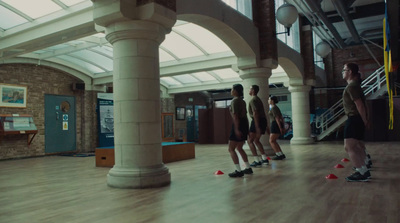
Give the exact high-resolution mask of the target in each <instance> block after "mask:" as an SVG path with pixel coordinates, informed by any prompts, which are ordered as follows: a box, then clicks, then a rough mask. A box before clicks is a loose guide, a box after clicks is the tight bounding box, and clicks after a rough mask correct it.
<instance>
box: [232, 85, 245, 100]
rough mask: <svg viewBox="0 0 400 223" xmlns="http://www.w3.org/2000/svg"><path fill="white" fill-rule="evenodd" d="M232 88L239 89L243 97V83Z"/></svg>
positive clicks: (238, 91)
mask: <svg viewBox="0 0 400 223" xmlns="http://www.w3.org/2000/svg"><path fill="white" fill-rule="evenodd" d="M232 88H233V89H234V90H235V91H237V93H238V94H239V96H240V97H243V86H242V85H241V84H234V85H233V87H232Z"/></svg>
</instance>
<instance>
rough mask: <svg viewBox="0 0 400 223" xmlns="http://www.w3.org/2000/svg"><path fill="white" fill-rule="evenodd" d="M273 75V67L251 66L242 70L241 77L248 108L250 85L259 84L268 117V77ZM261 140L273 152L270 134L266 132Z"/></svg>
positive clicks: (266, 150) (268, 150) (267, 151)
mask: <svg viewBox="0 0 400 223" xmlns="http://www.w3.org/2000/svg"><path fill="white" fill-rule="evenodd" d="M271 75H272V69H270V68H265V67H263V68H250V69H244V70H240V77H241V78H242V79H243V87H244V92H243V93H244V100H245V101H246V106H247V109H248V107H249V101H250V95H249V91H250V87H251V85H254V84H256V85H258V86H259V87H260V91H259V92H258V94H257V95H258V97H259V98H260V99H261V101H262V102H263V104H264V109H265V112H266V115H267V119H268V110H269V105H268V98H269V81H268V79H269V78H270V77H271ZM250 121H251V118H250V116H249V124H250ZM260 142H261V143H262V144H263V146H264V149H265V152H266V153H267V154H270V153H271V154H273V151H272V148H271V146H270V145H269V135H268V134H267V133H265V135H263V136H261V139H260Z"/></svg>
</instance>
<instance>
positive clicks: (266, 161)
mask: <svg viewBox="0 0 400 223" xmlns="http://www.w3.org/2000/svg"><path fill="white" fill-rule="evenodd" d="M261 163H262V164H264V165H268V164H269V161H268V160H267V159H265V160H262V161H261Z"/></svg>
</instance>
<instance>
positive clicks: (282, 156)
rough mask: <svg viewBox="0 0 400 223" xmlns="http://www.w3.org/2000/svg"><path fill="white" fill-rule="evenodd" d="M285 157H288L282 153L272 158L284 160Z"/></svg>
mask: <svg viewBox="0 0 400 223" xmlns="http://www.w3.org/2000/svg"><path fill="white" fill-rule="evenodd" d="M285 158H286V156H284V155H281V156H274V157H272V158H271V159H272V160H283V159H285Z"/></svg>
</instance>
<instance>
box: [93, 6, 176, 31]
mask: <svg viewBox="0 0 400 223" xmlns="http://www.w3.org/2000/svg"><path fill="white" fill-rule="evenodd" d="M92 2H93V20H94V22H95V23H96V25H99V26H103V27H108V26H109V25H110V24H113V23H116V22H121V21H129V20H146V21H149V22H153V23H157V24H160V25H161V26H163V27H164V28H165V29H171V28H172V27H173V26H174V24H175V22H176V12H174V11H173V10H171V9H169V8H167V7H165V6H162V5H159V4H156V3H154V2H153V3H148V4H145V5H140V6H137V1H136V0H112V1H110V0H92Z"/></svg>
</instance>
